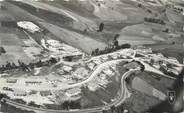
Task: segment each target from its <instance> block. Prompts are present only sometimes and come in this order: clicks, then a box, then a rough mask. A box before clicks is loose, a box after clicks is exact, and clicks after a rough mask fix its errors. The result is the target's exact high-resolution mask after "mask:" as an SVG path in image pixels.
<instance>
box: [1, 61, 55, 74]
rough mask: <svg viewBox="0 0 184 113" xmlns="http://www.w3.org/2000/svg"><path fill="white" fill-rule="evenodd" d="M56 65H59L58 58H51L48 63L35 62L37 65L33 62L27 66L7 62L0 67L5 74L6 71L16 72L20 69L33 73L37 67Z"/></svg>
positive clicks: (19, 62) (20, 62) (20, 63)
mask: <svg viewBox="0 0 184 113" xmlns="http://www.w3.org/2000/svg"><path fill="white" fill-rule="evenodd" d="M55 63H57V59H56V58H50V59H48V60H46V61H41V60H39V61H38V62H35V63H32V62H31V63H29V64H25V63H24V62H22V61H20V60H18V65H16V64H15V63H10V62H8V61H7V62H6V64H5V65H2V66H0V73H3V72H5V71H10V70H14V69H19V70H21V71H26V72H27V71H31V70H32V69H34V68H35V67H43V66H49V65H52V64H55Z"/></svg>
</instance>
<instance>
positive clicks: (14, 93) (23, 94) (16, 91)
mask: <svg viewBox="0 0 184 113" xmlns="http://www.w3.org/2000/svg"><path fill="white" fill-rule="evenodd" d="M13 95H14V96H26V95H27V92H26V91H23V90H19V89H14V91H13Z"/></svg>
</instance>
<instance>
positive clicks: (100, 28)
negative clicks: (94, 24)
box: [97, 23, 104, 32]
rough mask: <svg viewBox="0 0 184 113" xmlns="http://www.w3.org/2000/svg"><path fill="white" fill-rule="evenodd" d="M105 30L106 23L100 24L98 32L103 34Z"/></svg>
mask: <svg viewBox="0 0 184 113" xmlns="http://www.w3.org/2000/svg"><path fill="white" fill-rule="evenodd" d="M103 29H104V23H100V25H99V29H98V30H97V32H102V31H103Z"/></svg>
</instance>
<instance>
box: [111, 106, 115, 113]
mask: <svg viewBox="0 0 184 113" xmlns="http://www.w3.org/2000/svg"><path fill="white" fill-rule="evenodd" d="M114 110H115V106H114V105H113V106H111V113H114Z"/></svg>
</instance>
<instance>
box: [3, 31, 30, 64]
mask: <svg viewBox="0 0 184 113" xmlns="http://www.w3.org/2000/svg"><path fill="white" fill-rule="evenodd" d="M0 37H1V38H0V42H1V46H2V47H4V49H5V51H6V54H2V55H1V56H0V59H1V60H0V65H3V64H6V62H14V63H17V61H18V60H22V61H24V62H27V63H29V62H30V58H29V57H28V56H27V55H26V54H25V53H24V50H23V49H22V47H21V46H22V44H23V42H22V41H21V40H20V39H19V38H18V36H17V35H15V34H3V33H1V34H0Z"/></svg>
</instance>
